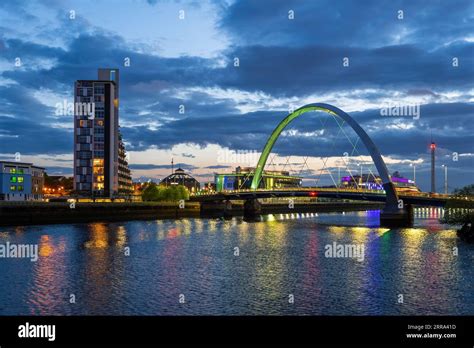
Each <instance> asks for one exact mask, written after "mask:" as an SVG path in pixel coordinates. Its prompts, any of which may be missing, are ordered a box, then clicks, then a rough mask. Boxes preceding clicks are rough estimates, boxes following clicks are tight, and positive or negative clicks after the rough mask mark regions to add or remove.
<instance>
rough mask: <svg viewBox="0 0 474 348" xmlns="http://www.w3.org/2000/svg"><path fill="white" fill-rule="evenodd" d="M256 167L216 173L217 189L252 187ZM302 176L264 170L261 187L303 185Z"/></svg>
mask: <svg viewBox="0 0 474 348" xmlns="http://www.w3.org/2000/svg"><path fill="white" fill-rule="evenodd" d="M254 172H255V168H240V167H237V168H236V170H235V171H234V172H232V173H219V174H215V176H214V181H215V184H216V191H218V192H220V191H230V190H246V189H250V186H251V183H252V180H253V177H254ZM301 186H302V178H301V177H299V176H293V175H290V173H289V172H287V171H264V172H263V174H262V179H261V180H260V186H259V188H261V189H279V188H280V189H281V188H291V187H301Z"/></svg>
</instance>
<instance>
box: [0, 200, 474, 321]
mask: <svg viewBox="0 0 474 348" xmlns="http://www.w3.org/2000/svg"><path fill="white" fill-rule="evenodd" d="M415 213H418V214H421V215H423V217H422V218H417V219H416V224H415V227H414V228H407V229H400V230H396V229H392V230H390V229H386V228H380V227H377V226H376V225H373V224H372V222H374V221H375V220H376V219H377V218H378V214H379V212H378V211H367V212H356V213H346V214H344V215H343V214H319V215H318V214H314V213H302V214H301V213H300V214H275V215H268V216H265V217H263V219H262V221H261V222H245V221H243V220H242V219H238V218H234V219H232V220H219V219H215V220H212V219H211V220H201V219H182V220H159V221H130V222H126V223H93V224H75V225H55V226H41V227H37V226H36V227H35V226H30V227H24V228H20V229H18V228H12V229H3V230H2V231H0V241H1V242H2V243H4V242H5V241H10V242H17V243H19V242H22V243H37V244H38V246H39V254H40V259H39V260H38V262H36V263H32V262H30V261H25V262H23V261H22V260H0V267H1V271H2V275H3V277H4V280H5V281H3V282H2V287H1V288H0V314H56V315H57V314H65V315H68V314H95V315H100V314H105V315H107V314H109V315H110V314H114V315H115V314H117V315H122V314H132V315H135V314H146V315H160V314H167V315H169V314H172V315H175V314H192V315H194V314H200V315H205V314H284V315H286V314H288V315H300V314H305V315H315V314H329V315H332V314H337V315H340V314H358V315H366V314H369V315H370V314H385V315H386V314H446V315H448V314H473V313H474V297H473V296H474V295H473V293H474V291H473V290H474V289H473V287H474V286H473V282H472V279H474V271H473V268H472V267H471V263H472V252H473V250H472V248H469V246H464V245H461V244H458V241H457V239H456V233H455V231H454V230H452V229H448V228H447V227H446V226H444V225H441V224H439V222H438V221H437V218H432V217H433V216H440V214H441V215H442V211H441V210H440V209H433V210H419V211H418V212H415ZM363 226H369V227H363ZM333 242H336V243H341V244H353V245H363V246H364V259H363V260H362V261H358V260H357V259H355V258H328V257H326V256H325V246H326V245H329V244H332V243H333ZM125 247H129V248H130V256H126V255H125V252H124V250H125ZM236 247H238V250H239V253H238V254H237V255H236V254H235V250H236V249H235V248H236ZM455 248H459V250H460V252H459V256H455V255H454V254H453V250H455ZM18 274H21V275H22V277H19V276H18ZM70 294H74V295H75V296H76V298H77V303H76V304H74V305H71V304H70V303H69V296H70ZM180 294H184V295H185V297H186V303H185V304H180V303H179V301H178V298H179V295H180ZM290 294H292V295H293V296H294V299H295V301H294V303H289V301H288V296H289V295H290ZM398 294H403V295H404V299H405V304H406V305H399V304H397V302H396V301H397V295H398ZM3 304H6V305H3Z"/></svg>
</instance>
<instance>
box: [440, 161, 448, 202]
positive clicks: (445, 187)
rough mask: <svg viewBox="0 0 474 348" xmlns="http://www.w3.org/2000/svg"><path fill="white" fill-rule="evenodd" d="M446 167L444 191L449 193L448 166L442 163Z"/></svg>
mask: <svg viewBox="0 0 474 348" xmlns="http://www.w3.org/2000/svg"><path fill="white" fill-rule="evenodd" d="M441 167H443V168H444V193H445V194H446V195H447V194H448V166H447V165H446V164H443V165H441Z"/></svg>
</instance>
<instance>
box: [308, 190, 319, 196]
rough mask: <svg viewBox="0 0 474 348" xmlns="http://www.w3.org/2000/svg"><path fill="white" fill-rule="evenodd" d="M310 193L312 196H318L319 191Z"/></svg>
mask: <svg viewBox="0 0 474 348" xmlns="http://www.w3.org/2000/svg"><path fill="white" fill-rule="evenodd" d="M309 195H310V196H311V197H316V196H317V195H318V193H317V192H314V191H311V192H310V193H309Z"/></svg>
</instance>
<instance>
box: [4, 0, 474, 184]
mask: <svg viewBox="0 0 474 348" xmlns="http://www.w3.org/2000/svg"><path fill="white" fill-rule="evenodd" d="M126 61H129V62H130V64H129V65H128V64H126ZM99 67H113V68H119V69H120V79H121V80H120V125H121V132H122V134H123V138H124V141H125V145H126V149H127V152H128V156H129V161H130V167H131V169H132V175H133V178H134V179H135V180H147V179H149V178H151V179H153V180H157V179H161V178H163V177H164V176H166V175H168V174H170V172H171V160H172V159H173V161H174V164H175V167H176V166H180V167H182V168H184V169H186V170H187V171H189V172H190V173H191V174H192V175H193V176H195V177H196V178H197V179H198V180H199V181H201V182H205V181H209V180H213V173H215V172H229V171H231V170H232V169H233V168H234V167H236V166H238V165H240V166H254V165H255V164H256V162H257V160H258V156H259V154H260V151H261V150H262V148H263V147H264V145H265V142H266V140H267V138H268V136H269V135H270V134H271V132H272V130H273V129H274V128H275V127H276V126H277V124H278V123H279V122H280V121H281V120H282V119H283V118H284V117H285V116H286V115H287V114H288V113H289V111H290V110H292V109H296V108H298V107H301V106H303V105H305V104H308V103H316V102H319V103H328V104H332V105H334V106H336V107H338V108H340V109H342V110H344V111H346V112H347V113H349V114H350V115H351V116H352V117H353V118H354V119H355V120H356V121H357V122H358V123H359V124H360V125H361V126H362V128H364V130H365V131H366V132H367V133H368V134H369V136H370V137H371V139H372V140H373V141H374V143H375V144H376V145H377V147H378V148H379V150H380V152H381V153H382V155H383V158H384V160H385V162H386V164H387V167H388V169H389V171H390V172H391V173H392V172H394V171H399V172H400V173H401V174H402V175H403V176H405V177H408V178H410V179H413V176H414V170H415V171H416V182H417V184H418V185H419V186H420V188H421V189H422V190H424V191H429V188H430V154H429V144H430V141H431V139H433V140H434V141H435V142H436V144H437V157H436V174H437V182H436V188H437V190H438V191H440V192H441V191H442V190H443V180H444V168H443V167H442V165H443V164H444V165H445V166H447V168H448V178H449V180H448V182H449V185H448V186H449V190H450V191H451V190H452V189H454V188H457V187H462V186H464V185H468V184H472V183H474V180H473V178H474V136H473V134H474V122H473V120H474V85H473V81H474V2H472V1H469V0H466V1H463V0H452V1H419V0H415V1H414V0H408V1H398V0H393V1H380V0H377V1H375V0H363V1H342V0H317V1H316V0H314V1H309V0H308V1H302V0H285V1H283V0H272V1H270V0H265V1H263V0H260V1H239V0H236V1H233V0H222V1H217V0H207V1H206V0H204V1H197V0H192V1H172V0H163V1H160V0H148V1H146V0H128V1H127V0H120V1H112V0H81V1H78V0H75V1H68V0H66V1H60V0H43V1H35V0H16V1H10V0H3V1H1V2H0V159H2V160H12V159H14V158H15V154H17V153H19V154H20V156H21V160H22V161H26V162H33V163H35V164H36V165H40V166H44V167H46V168H47V171H48V173H49V174H51V175H53V174H62V175H71V174H72V157H73V155H72V149H73V122H72V120H73V116H71V115H58V114H57V112H56V111H57V105H58V103H59V104H63V103H70V102H73V85H74V81H75V80H81V79H95V78H96V75H97V69H98V68H99ZM406 106H413V107H414V109H413V110H416V107H417V106H419V114H417V115H414V114H409V115H402V116H394V115H387V113H386V112H385V111H387V110H393V108H394V107H395V109H396V110H406ZM397 107H398V108H397ZM404 107H405V108H404ZM339 124H340V123H339ZM339 124H338V122H337V120H336V119H334V118H333V117H332V116H330V115H328V114H325V113H322V112H313V113H307V114H305V115H304V116H302V117H300V118H298V119H297V120H295V121H294V122H293V123H291V124H290V125H289V126H288V127H287V129H286V130H285V131H284V132H283V133H282V135H281V136H280V138H279V139H278V141H277V143H276V145H275V147H274V149H273V153H272V155H271V156H270V160H269V163H268V164H267V169H280V170H281V169H285V170H289V171H290V172H291V173H293V174H295V175H301V176H303V177H304V178H305V184H306V185H316V184H321V185H325V184H332V183H333V182H334V181H337V179H338V173H340V175H341V176H342V175H348V174H349V173H352V174H355V173H358V172H359V171H360V168H361V167H362V171H363V172H364V173H368V172H373V173H376V170H375V167H374V165H373V163H372V161H371V159H370V157H369V156H368V152H367V151H366V149H365V148H364V146H363V144H362V143H361V142H359V141H358V137H357V135H356V134H355V133H354V132H353V131H352V130H351V129H350V128H349V127H348V126H347V125H343V126H342V127H340V126H339ZM338 168H339V169H338Z"/></svg>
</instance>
